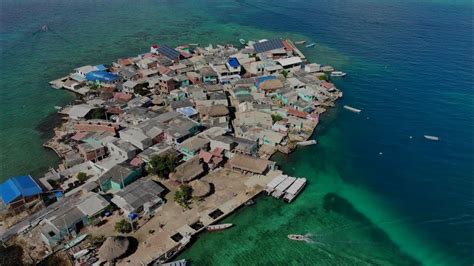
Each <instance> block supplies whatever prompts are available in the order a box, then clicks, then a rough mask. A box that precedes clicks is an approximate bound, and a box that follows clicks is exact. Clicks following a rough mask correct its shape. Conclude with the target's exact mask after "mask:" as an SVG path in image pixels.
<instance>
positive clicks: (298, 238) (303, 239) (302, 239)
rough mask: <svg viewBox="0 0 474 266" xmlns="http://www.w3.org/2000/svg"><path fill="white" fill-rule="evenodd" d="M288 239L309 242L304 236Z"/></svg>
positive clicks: (291, 236)
mask: <svg viewBox="0 0 474 266" xmlns="http://www.w3.org/2000/svg"><path fill="white" fill-rule="evenodd" d="M288 239H290V240H295V241H305V242H308V240H309V239H308V237H307V236H304V235H288Z"/></svg>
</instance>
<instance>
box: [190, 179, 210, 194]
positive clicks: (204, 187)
mask: <svg viewBox="0 0 474 266" xmlns="http://www.w3.org/2000/svg"><path fill="white" fill-rule="evenodd" d="M189 185H190V186H191V188H192V189H193V196H194V197H199V198H200V197H205V196H207V195H209V193H210V192H211V184H209V183H208V182H206V181H203V180H194V181H192V182H190V183H189Z"/></svg>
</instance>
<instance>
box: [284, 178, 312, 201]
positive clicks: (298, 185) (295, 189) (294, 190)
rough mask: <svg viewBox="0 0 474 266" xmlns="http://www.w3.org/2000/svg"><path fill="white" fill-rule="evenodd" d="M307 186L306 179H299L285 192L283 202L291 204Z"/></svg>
mask: <svg viewBox="0 0 474 266" xmlns="http://www.w3.org/2000/svg"><path fill="white" fill-rule="evenodd" d="M305 186H306V178H297V179H296V181H295V182H294V183H293V184H292V185H291V186H290V187H289V188H288V189H287V190H286V191H285V196H284V197H283V200H284V201H286V202H288V203H291V202H292V201H293V200H294V199H295V198H296V197H297V196H298V194H300V192H301V191H302V190H303V188H304V187H305Z"/></svg>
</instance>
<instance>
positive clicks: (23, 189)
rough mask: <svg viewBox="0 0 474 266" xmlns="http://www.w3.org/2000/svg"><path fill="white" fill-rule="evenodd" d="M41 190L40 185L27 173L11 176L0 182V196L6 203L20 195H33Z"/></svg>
mask: <svg viewBox="0 0 474 266" xmlns="http://www.w3.org/2000/svg"><path fill="white" fill-rule="evenodd" d="M42 191H43V190H42V189H41V187H40V186H39V185H38V184H37V183H36V182H35V181H34V180H33V178H32V177H31V176H29V175H27V176H16V177H12V178H10V179H8V180H7V181H5V182H4V183H3V184H0V197H1V198H2V200H3V202H4V203H6V204H9V203H11V202H13V201H14V200H16V199H17V198H18V197H20V196H23V197H28V196H34V195H38V194H40V193H41V192H42Z"/></svg>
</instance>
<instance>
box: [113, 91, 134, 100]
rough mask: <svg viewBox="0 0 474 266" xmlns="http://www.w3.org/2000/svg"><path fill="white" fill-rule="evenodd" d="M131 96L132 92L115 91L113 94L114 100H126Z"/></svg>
mask: <svg viewBox="0 0 474 266" xmlns="http://www.w3.org/2000/svg"><path fill="white" fill-rule="evenodd" d="M132 97H133V95H132V94H128V93H123V92H117V93H115V95H114V100H117V101H124V102H128V101H130V100H131V99H132Z"/></svg>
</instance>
